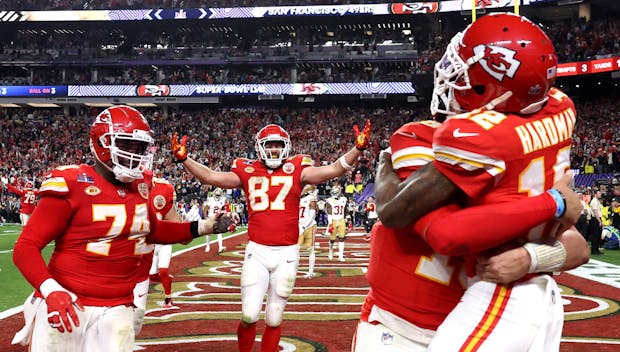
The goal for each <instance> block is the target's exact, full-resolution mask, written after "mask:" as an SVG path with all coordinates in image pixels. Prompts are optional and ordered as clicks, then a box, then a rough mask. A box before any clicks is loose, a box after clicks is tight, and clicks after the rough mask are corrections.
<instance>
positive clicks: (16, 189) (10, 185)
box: [6, 183, 24, 196]
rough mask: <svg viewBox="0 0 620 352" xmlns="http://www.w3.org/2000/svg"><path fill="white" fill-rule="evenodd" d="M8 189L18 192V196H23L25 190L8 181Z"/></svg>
mask: <svg viewBox="0 0 620 352" xmlns="http://www.w3.org/2000/svg"><path fill="white" fill-rule="evenodd" d="M6 189H7V190H8V191H9V192H11V193H14V194H17V195H18V196H22V195H24V191H23V190H21V189H19V188H17V187H15V186H13V185H12V184H10V183H7V184H6Z"/></svg>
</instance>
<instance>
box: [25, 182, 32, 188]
mask: <svg viewBox="0 0 620 352" xmlns="http://www.w3.org/2000/svg"><path fill="white" fill-rule="evenodd" d="M24 188H26V189H33V188H34V183H33V182H32V181H26V185H25V186H24Z"/></svg>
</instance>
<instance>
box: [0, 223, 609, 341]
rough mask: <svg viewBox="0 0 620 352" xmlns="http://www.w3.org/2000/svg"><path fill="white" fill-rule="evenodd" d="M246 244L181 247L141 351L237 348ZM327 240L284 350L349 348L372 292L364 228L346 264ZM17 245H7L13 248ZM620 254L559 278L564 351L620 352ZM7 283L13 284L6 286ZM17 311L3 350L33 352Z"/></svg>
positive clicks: (153, 302) (299, 295)
mask: <svg viewBox="0 0 620 352" xmlns="http://www.w3.org/2000/svg"><path fill="white" fill-rule="evenodd" d="M16 229H18V227H16ZM2 230H3V229H2V228H0V231H2ZM13 231H15V229H13ZM319 232H320V233H322V232H321V231H319ZM0 234H6V236H4V235H3V236H2V241H3V242H2V245H3V246H4V247H2V251H3V252H2V254H1V257H0V260H1V262H0V263H1V265H2V266H3V267H2V269H3V270H2V272H0V275H3V277H2V282H3V287H7V286H14V283H13V282H12V281H5V279H7V278H8V277H4V274H5V268H8V267H12V261H11V260H10V254H9V255H7V253H4V251H7V250H8V249H7V244H6V243H5V241H4V239H5V237H10V233H2V232H0ZM13 235H15V234H13ZM14 240H15V237H13V239H12V241H13V242H14ZM246 241H247V236H246V235H245V234H244V233H242V234H240V235H237V236H232V237H229V238H227V239H226V240H225V242H224V244H225V245H226V247H227V251H225V252H224V253H222V254H217V253H216V252H215V250H214V249H215V247H217V246H215V247H213V246H212V250H211V252H209V253H205V252H204V246H203V245H204V239H197V240H195V241H194V242H193V243H192V244H190V245H188V246H178V247H176V250H177V251H176V253H175V256H174V258H173V259H172V264H171V272H172V273H173V274H174V279H173V292H174V303H175V305H176V307H177V308H175V309H163V308H161V306H160V305H159V303H160V302H161V300H162V298H163V294H162V287H161V285H160V284H154V285H151V291H150V294H149V301H148V306H147V309H148V311H147V314H146V319H145V327H144V329H143V331H142V333H141V335H140V336H139V337H138V339H137V344H138V346H139V348H140V349H141V350H143V351H149V352H170V351H179V352H185V351H187V352H189V351H222V352H229V351H230V352H233V351H236V335H235V331H236V324H237V321H238V319H239V317H240V310H241V309H240V308H241V304H240V303H241V300H240V292H239V273H240V269H241V264H242V261H243V250H244V248H245V242H246ZM326 241H327V239H326V238H325V237H322V236H319V238H318V239H317V242H318V243H319V248H317V251H318V253H317V263H316V269H315V271H316V273H317V276H316V277H315V278H313V279H310V280H306V279H303V278H302V276H303V273H304V272H305V270H307V257H305V256H302V259H301V260H300V274H299V275H298V279H297V282H296V287H295V290H294V291H293V295H292V296H291V299H290V301H289V304H288V306H287V307H286V311H285V316H284V323H283V331H282V334H283V337H282V342H281V346H282V348H283V351H287V352H292V351H304V352H305V351H315V352H317V351H330V352H348V351H350V343H351V337H352V335H353V331H354V329H355V326H356V324H357V320H358V319H359V311H360V306H361V303H362V302H363V299H364V296H365V294H366V292H367V291H368V283H367V281H366V279H365V272H366V269H367V265H368V257H369V245H368V242H366V241H364V240H363V234H362V233H360V232H359V231H358V232H357V233H353V234H351V236H350V237H349V239H348V240H347V242H346V248H345V252H346V258H347V260H346V262H344V263H341V262H337V261H329V260H328V259H327V257H326V252H327V249H326V248H327V242H326ZM13 242H10V243H11V246H9V247H8V248H12V243H13ZM50 248H51V247H48V248H47V250H48V251H49V249H50ZM618 254H619V253H618V251H616V252H611V251H606V253H605V254H604V255H603V256H597V257H595V260H592V261H591V262H590V263H588V264H586V265H584V266H583V267H582V268H580V269H579V270H577V271H574V272H570V273H564V274H562V275H560V276H557V277H556V278H557V281H558V283H559V285H560V287H561V288H562V294H563V302H564V305H565V317H566V322H565V326H564V332H563V337H562V347H561V352H578V351H579V352H580V351H588V352H611V351H617V350H618V349H619V348H620V328H617V327H618V323H617V317H618V316H619V315H620V308H619V307H620V304H619V302H620V278H618V276H617V273H618V272H619V271H618V270H619V269H620V268H618V267H617V266H614V265H608V264H606V263H605V262H602V261H601V260H603V259H612V260H613V259H614V258H616V259H617V258H618ZM5 257H6V258H5ZM9 264H10V265H9ZM7 265H9V266H7ZM13 270H14V268H13ZM12 280H17V281H20V280H21V281H22V284H24V285H25V289H24V290H23V292H22V294H23V296H21V297H19V294H16V299H17V302H15V303H14V304H15V305H14V306H12V307H15V306H17V305H19V304H21V302H22V301H23V299H24V298H25V297H26V296H27V295H28V294H29V293H30V290H31V289H30V287H29V286H28V285H27V284H26V283H25V282H23V279H21V276H20V275H19V273H17V272H14V273H13V274H12ZM7 282H11V284H10V285H5V284H4V283H7ZM15 286H16V285H15ZM11 289H12V290H14V291H16V292H17V291H19V290H18V289H17V288H15V289H13V288H11ZM10 307H11V306H9V308H10ZM15 312H16V310H13V312H12V313H13V314H9V313H10V311H7V310H6V308H5V309H4V313H3V315H2V316H1V317H0V351H6V352H18V351H26V350H27V349H26V348H25V347H21V346H11V345H10V344H9V343H10V339H11V338H12V335H13V334H14V333H15V331H17V330H18V329H19V328H20V327H21V325H22V322H23V320H22V317H21V314H18V313H15ZM263 327H264V325H263V323H262V321H261V322H260V323H259V326H258V336H257V339H260V333H261V332H262V331H263ZM602 327H605V328H602ZM255 345H256V346H255V351H258V343H257V344H255Z"/></svg>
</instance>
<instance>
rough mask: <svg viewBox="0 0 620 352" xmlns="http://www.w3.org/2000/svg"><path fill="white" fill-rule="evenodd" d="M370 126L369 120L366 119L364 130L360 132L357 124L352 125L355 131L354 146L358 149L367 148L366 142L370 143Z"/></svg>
mask: <svg viewBox="0 0 620 352" xmlns="http://www.w3.org/2000/svg"><path fill="white" fill-rule="evenodd" d="M370 126H371V123H370V120H366V126H364V130H362V131H361V132H360V129H359V127H357V125H354V126H353V131H354V132H355V148H357V149H358V150H365V149H366V148H368V144H369V143H370Z"/></svg>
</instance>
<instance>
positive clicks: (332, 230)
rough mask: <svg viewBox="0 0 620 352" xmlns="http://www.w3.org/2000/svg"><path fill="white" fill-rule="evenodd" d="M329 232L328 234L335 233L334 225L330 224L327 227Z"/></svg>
mask: <svg viewBox="0 0 620 352" xmlns="http://www.w3.org/2000/svg"><path fill="white" fill-rule="evenodd" d="M327 232H328V233H334V225H332V224H329V226H328V227H327Z"/></svg>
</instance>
